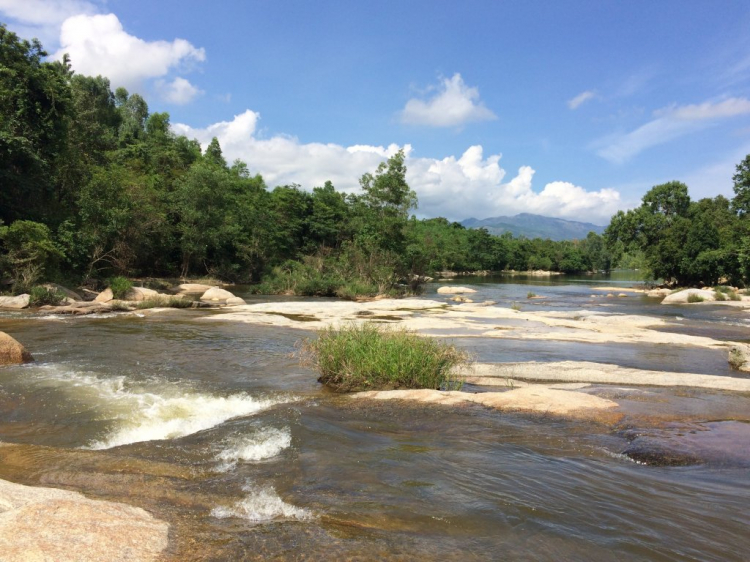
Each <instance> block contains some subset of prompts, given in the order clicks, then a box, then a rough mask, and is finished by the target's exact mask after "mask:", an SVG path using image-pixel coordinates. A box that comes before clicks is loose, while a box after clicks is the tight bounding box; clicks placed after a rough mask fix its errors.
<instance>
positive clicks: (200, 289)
mask: <svg viewBox="0 0 750 562" xmlns="http://www.w3.org/2000/svg"><path fill="white" fill-rule="evenodd" d="M210 288H211V285H202V284H200V283H183V284H182V285H178V286H177V290H176V291H175V292H176V293H177V294H178V295H202V294H203V293H205V292H206V291H208V290H209V289H210Z"/></svg>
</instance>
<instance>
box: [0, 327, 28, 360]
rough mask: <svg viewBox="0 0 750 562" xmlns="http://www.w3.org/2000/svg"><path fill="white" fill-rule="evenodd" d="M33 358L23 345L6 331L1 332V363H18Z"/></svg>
mask: <svg viewBox="0 0 750 562" xmlns="http://www.w3.org/2000/svg"><path fill="white" fill-rule="evenodd" d="M33 360H34V358H33V357H32V356H31V353H29V352H28V351H26V348H25V347H24V346H23V345H21V344H20V343H19V342H18V341H16V340H15V339H14V338H12V337H11V336H9V335H8V334H6V333H5V332H0V365H18V364H20V363H29V362H31V361H33Z"/></svg>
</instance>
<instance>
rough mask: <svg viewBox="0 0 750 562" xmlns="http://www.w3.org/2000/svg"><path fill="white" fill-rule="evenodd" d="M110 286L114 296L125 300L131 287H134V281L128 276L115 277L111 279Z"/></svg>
mask: <svg viewBox="0 0 750 562" xmlns="http://www.w3.org/2000/svg"><path fill="white" fill-rule="evenodd" d="M108 285H109V288H110V289H111V290H112V296H113V298H114V299H116V300H124V299H125V296H126V295H127V294H128V292H129V291H130V289H132V288H133V283H132V281H130V279H128V278H126V277H121V276H117V277H113V278H112V279H110V280H109V283H108Z"/></svg>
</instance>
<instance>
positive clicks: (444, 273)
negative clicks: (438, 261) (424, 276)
mask: <svg viewBox="0 0 750 562" xmlns="http://www.w3.org/2000/svg"><path fill="white" fill-rule="evenodd" d="M435 275H437V276H438V277H457V276H458V273H456V272H455V271H436V272H435Z"/></svg>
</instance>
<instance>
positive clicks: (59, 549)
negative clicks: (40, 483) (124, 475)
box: [0, 480, 169, 562]
mask: <svg viewBox="0 0 750 562" xmlns="http://www.w3.org/2000/svg"><path fill="white" fill-rule="evenodd" d="M168 542H169V525H168V524H167V523H165V522H164V521H160V520H159V519H156V518H154V517H153V516H152V515H151V514H150V513H148V512H146V511H144V510H143V509H140V508H138V507H132V506H130V505H125V504H123V503H115V502H110V501H101V500H91V499H88V498H86V497H85V496H83V495H82V494H79V493H78V492H71V491H68V490H59V489H56V488H37V487H32V486H23V485H21V484H14V483H12V482H7V481H5V480H0V553H2V554H0V559H2V560H3V561H6V562H22V561H23V562H27V561H28V562H31V561H37V560H38V561H46V560H76V561H77V562H89V561H100V560H108V561H110V562H124V561H126V560H140V561H152V560H157V559H158V557H159V555H160V554H161V553H162V551H163V550H164V549H165V548H166V547H167V545H168Z"/></svg>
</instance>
